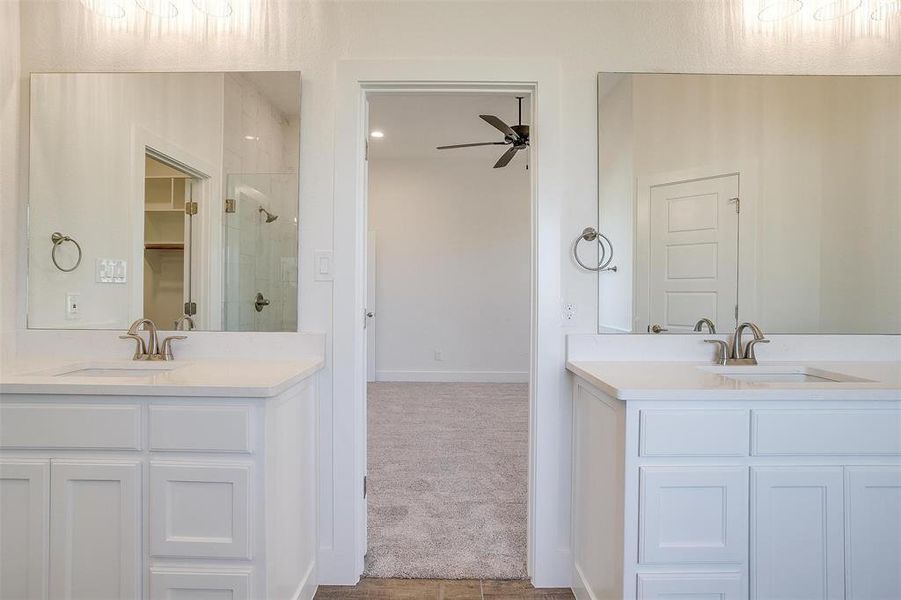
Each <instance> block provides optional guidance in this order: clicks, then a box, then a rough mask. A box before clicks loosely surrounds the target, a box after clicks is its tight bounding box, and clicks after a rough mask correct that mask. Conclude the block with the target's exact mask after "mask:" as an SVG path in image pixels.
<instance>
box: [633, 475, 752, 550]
mask: <svg viewBox="0 0 901 600" xmlns="http://www.w3.org/2000/svg"><path fill="white" fill-rule="evenodd" d="M639 485H640V499H639V508H638V513H639V557H640V562H641V563H643V564H661V563H673V564H675V563H683V564H688V563H743V562H745V561H746V560H747V557H748V469H747V467H642V468H641V470H640V483H639Z"/></svg>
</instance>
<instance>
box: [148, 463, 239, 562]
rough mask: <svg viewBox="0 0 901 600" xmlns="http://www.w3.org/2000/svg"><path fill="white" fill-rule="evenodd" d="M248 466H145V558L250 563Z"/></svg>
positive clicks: (162, 464) (159, 464)
mask: <svg viewBox="0 0 901 600" xmlns="http://www.w3.org/2000/svg"><path fill="white" fill-rule="evenodd" d="M250 473H251V468H250V465H249V464H235V465H206V464H192V463H185V464H177V463H166V462H152V463H151V464H150V554H151V555H152V556H176V557H193V558H246V559H249V558H252V555H251V547H250V527H251V522H252V517H251V513H250V510H251V504H250V485H251V475H250Z"/></svg>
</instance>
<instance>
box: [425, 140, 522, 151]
mask: <svg viewBox="0 0 901 600" xmlns="http://www.w3.org/2000/svg"><path fill="white" fill-rule="evenodd" d="M506 145H507V142H479V143H477V144H454V145H452V146H438V148H437V149H438V150H447V149H449V148H472V147H473V146H506Z"/></svg>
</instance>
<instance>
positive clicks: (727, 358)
mask: <svg viewBox="0 0 901 600" xmlns="http://www.w3.org/2000/svg"><path fill="white" fill-rule="evenodd" d="M745 329H750V330H751V333H753V334H754V339H752V340H750V341H748V343H747V344H746V345H745V347H744V350H743V349H742V345H741V338H742V335H743V334H744V332H745ZM704 341H705V342H707V343H708V344H716V345H717V358H716V362H717V364H720V365H756V364H757V355H756V354H755V352H754V346H756V345H757V344H768V343H770V340H768V339H766V337H764V335H763V331H761V329H760V327H758V326H757V325H755V324H754V323H742V324H741V325H739V326H738V327H736V328H735V332H734V333H733V334H732V345H731V347H730V345H729V344H727V343H726V342H724V341H723V340H704Z"/></svg>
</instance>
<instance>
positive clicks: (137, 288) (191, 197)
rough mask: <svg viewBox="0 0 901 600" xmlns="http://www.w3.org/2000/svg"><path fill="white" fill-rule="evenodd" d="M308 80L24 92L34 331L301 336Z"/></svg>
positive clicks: (96, 79)
mask: <svg viewBox="0 0 901 600" xmlns="http://www.w3.org/2000/svg"><path fill="white" fill-rule="evenodd" d="M299 116H300V74H299V73H296V72H258V73H71V74H61V73H57V74H35V75H32V78H31V139H30V149H31V155H30V178H29V185H30V191H29V223H28V226H29V227H28V238H29V252H28V260H29V263H28V326H29V327H30V328H52V329H124V328H127V327H128V325H129V323H131V322H132V321H134V320H135V319H138V318H141V317H147V318H150V319H151V320H153V321H154V322H155V323H157V324H158V325H159V326H160V327H161V328H165V329H194V328H196V329H205V330H225V331H296V330H297V323H298V315H297V250H298V180H297V168H298V145H299Z"/></svg>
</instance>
